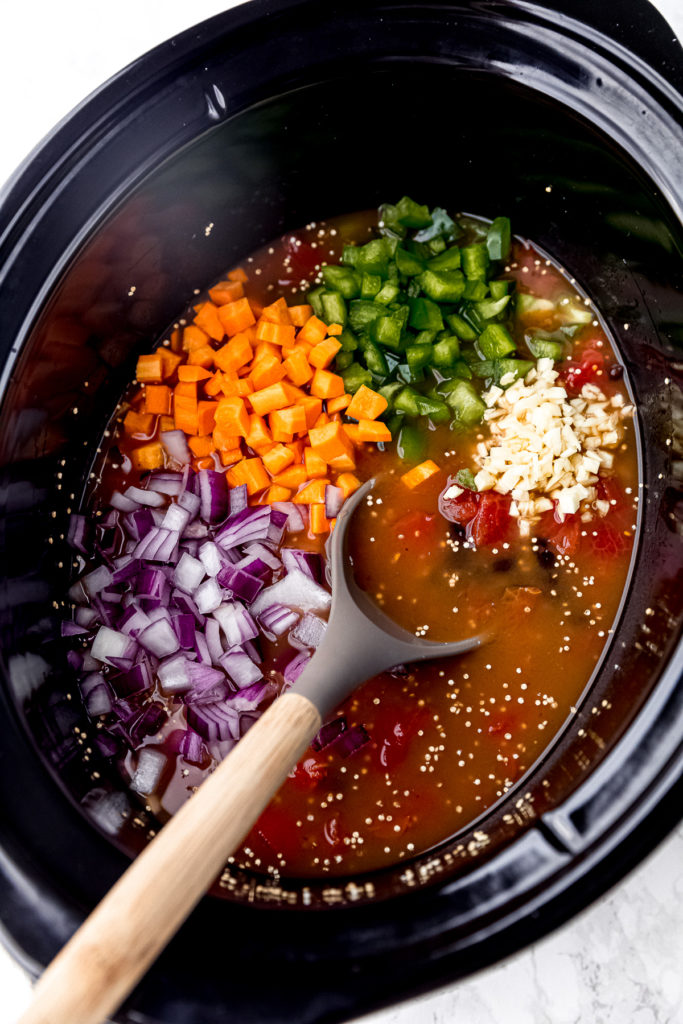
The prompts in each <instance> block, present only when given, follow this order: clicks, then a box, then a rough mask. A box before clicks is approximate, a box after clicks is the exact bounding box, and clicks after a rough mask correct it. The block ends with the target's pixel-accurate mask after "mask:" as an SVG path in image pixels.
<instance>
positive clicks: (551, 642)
mask: <svg viewBox="0 0 683 1024" xmlns="http://www.w3.org/2000/svg"><path fill="white" fill-rule="evenodd" d="M464 223H465V224H466V225H468V224H469V225H470V227H472V226H474V227H473V230H474V231H475V237H477V236H476V231H477V230H479V231H480V230H481V228H480V226H479V228H477V225H478V224H479V223H480V222H477V221H475V220H473V219H470V220H467V219H465V221H464ZM375 225H376V215H375V214H374V213H363V214H357V215H354V216H353V217H344V218H337V219H335V220H331V221H329V222H327V223H324V224H311V225H307V226H306V228H304V229H302V230H301V231H298V232H296V233H294V234H290V235H287V236H285V237H284V238H283V239H281V240H279V241H277V242H274V243H272V244H271V245H270V246H268V247H266V248H265V249H263V250H261V251H260V252H258V253H255V254H254V255H253V256H252V257H249V259H248V260H247V261H246V262H245V263H244V268H245V270H246V276H247V277H248V282H247V283H246V284H245V293H246V294H247V295H248V296H249V297H250V298H253V299H254V301H255V302H256V303H260V304H263V303H267V302H272V301H273V299H274V298H275V297H277V296H278V295H284V296H285V297H286V299H287V301H288V303H291V304H296V303H297V302H305V301H306V291H307V289H308V288H310V285H311V282H312V283H313V284H315V283H316V281H318V280H319V278H320V269H321V266H322V265H323V264H324V263H326V262H330V263H332V262H336V261H338V260H339V259H340V257H341V254H342V250H343V246H344V244H347V243H349V242H351V243H356V244H362V243H363V242H365V241H366V240H367V239H368V238H369V237H374V233H375ZM501 277H502V278H503V279H505V280H507V281H509V282H511V283H512V284H513V285H514V287H515V288H516V289H517V292H518V293H522V294H526V295H529V296H532V297H535V298H538V299H541V300H545V305H544V304H543V303H540V304H537V305H536V307H535V308H530V309H528V310H527V312H525V313H520V314H519V315H518V316H517V319H516V321H515V326H514V332H515V335H516V337H515V340H516V341H517V343H518V345H521V346H523V345H524V338H525V337H526V335H527V334H528V332H529V331H530V330H540V331H541V332H543V331H545V332H552V331H553V330H555V329H556V328H557V325H558V316H559V315H560V312H558V311H561V309H562V303H563V301H565V302H571V303H574V304H575V305H580V306H581V307H582V308H583V309H584V310H585V309H586V308H589V309H590V307H589V306H588V305H587V300H586V299H585V298H584V296H583V295H581V294H580V293H579V291H578V290H577V288H576V285H575V282H573V281H570V280H569V279H568V277H567V275H565V274H564V273H563V272H562V271H561V269H560V268H559V267H558V266H556V265H555V264H554V263H553V262H552V261H551V260H549V259H548V258H547V257H546V256H545V255H544V254H542V253H541V252H539V251H538V250H537V249H536V248H534V247H533V245H531V244H530V243H528V242H523V241H519V240H517V241H514V242H513V245H512V249H511V252H510V255H509V256H508V258H507V260H505V261H504V266H503V267H502V268H501ZM591 312H593V311H592V310H591ZM189 316H191V313H190V314H189ZM186 322H188V317H186V318H185V319H183V320H181V321H179V322H178V324H176V325H174V329H173V330H174V332H176V334H177V332H179V331H182V328H183V326H184V324H185V323H186ZM169 343H170V344H171V346H172V344H173V333H172V334H171V338H170V339H166V340H165V342H164V344H166V345H168V344H169ZM560 381H561V382H563V383H564V384H565V386H566V388H567V391H568V392H569V393H570V394H574V395H576V394H578V393H579V392H580V391H581V388H582V386H583V384H586V383H593V384H597V385H598V386H599V388H600V390H601V391H602V392H603V394H604V395H606V396H607V397H608V398H609V397H610V396H614V395H622V396H623V398H624V401H627V400H628V396H627V393H626V390H625V386H624V383H623V380H622V375H621V367H620V366H619V365H618V362H617V359H616V357H615V354H614V351H613V349H612V347H611V345H610V342H609V339H608V337H607V335H606V333H605V331H604V329H603V327H602V325H601V323H600V321H599V319H598V317H597V315H594V316H593V317H592V318H591V320H590V322H586V323H584V324H583V325H582V326H581V327H580V329H579V330H578V331H576V332H575V333H574V336H573V337H572V349H571V356H570V358H569V359H565V361H564V363H563V364H562V369H561V370H560ZM141 395H142V392H141V390H140V388H139V386H133V387H132V388H131V389H130V391H129V392H128V393H127V395H126V396H124V400H123V402H122V405H121V407H120V408H119V410H117V414H116V416H115V417H114V420H113V421H112V425H111V430H110V437H109V438H108V440H107V445H106V447H105V454H104V456H103V457H102V460H101V462H100V464H99V465H98V467H97V473H96V474H95V476H94V478H93V483H92V488H91V493H90V495H89V498H88V504H89V506H90V507H94V508H97V507H103V506H105V505H106V504H107V503H108V501H109V499H110V498H111V495H112V493H113V492H114V491H115V490H116V489H117V488H119V487H121V486H122V485H124V484H125V485H126V486H130V485H131V484H137V483H139V482H141V481H142V482H144V480H145V477H146V473H145V471H144V469H139V468H136V465H135V449H136V446H139V444H140V438H139V436H138V437H137V438H131V437H130V436H128V435H126V434H125V432H124V431H123V430H122V422H123V419H124V416H125V413H126V411H127V410H130V409H131V408H132V409H139V408H142V405H141V402H142V398H141ZM155 429H157V430H158V427H157V428H155ZM419 434H420V436H419V446H420V452H419V460H420V462H421V464H426V463H428V462H429V461H430V460H431V462H433V463H434V464H435V465H436V466H438V472H434V473H433V475H431V476H429V477H428V478H426V479H424V480H423V481H421V482H420V483H419V486H414V487H408V486H407V485H406V482H405V479H404V477H405V474H406V472H407V471H409V470H410V468H411V466H413V465H414V464H415V462H416V459H417V458H418V456H416V455H415V453H414V452H410V453H409V452H407V451H406V450H405V447H402V446H401V443H400V434H399V437H398V441H399V443H398V444H396V443H394V442H392V443H387V444H383V443H380V444H378V445H370V444H361V445H360V446H359V450H358V456H357V465H356V469H355V474H356V476H357V477H358V479H359V480H366V479H369V478H370V477H374V478H375V480H376V485H375V487H374V489H373V491H372V492H371V494H370V495H369V496H368V497H367V498H366V499H365V500H364V502H363V503H362V505H361V507H360V508H359V509H358V511H357V512H356V515H355V518H354V521H353V523H352V525H351V529H350V542H349V543H350V557H351V560H352V564H353V569H354V573H355V577H356V580H357V582H358V583H359V585H360V586H361V587H362V588H363V589H364V590H366V591H367V592H368V593H369V594H370V595H371V597H372V598H373V600H374V601H376V603H377V604H378V605H379V606H380V607H381V608H382V609H383V610H384V611H385V612H386V613H387V614H388V615H389V616H390V617H391V618H392V619H393V620H394V621H396V622H397V623H399V624H400V625H401V626H403V627H404V628H406V629H408V630H409V631H411V632H413V633H415V635H417V636H422V637H426V638H429V639H432V640H443V641H446V640H455V639H460V638H464V637H468V636H471V635H473V634H480V633H483V634H485V635H486V637H487V642H486V643H485V644H484V645H483V646H482V647H481V648H480V649H478V650H476V651H473V652H472V653H469V654H467V655H465V656H462V657H459V658H452V659H443V660H440V661H436V662H432V663H429V664H425V665H422V666H414V665H412V666H398V667H397V668H396V669H395V670H393V671H392V672H388V673H384V674H382V675H380V676H378V677H377V678H375V679H372V680H370V681H368V682H366V683H365V684H364V685H362V686H360V687H359V688H358V690H357V691H356V692H355V693H354V694H353V696H352V697H351V698H349V699H348V700H347V701H346V702H345V704H344V705H343V706H342V707H340V708H339V709H338V711H337V713H336V714H335V716H334V719H333V723H332V726H333V727H334V723H335V722H337V723H339V724H340V727H341V726H342V723H343V727H344V731H345V734H346V735H347V736H348V735H349V734H354V732H355V735H357V736H360V737H361V741H360V742H358V744H357V745H355V744H350V745H346V746H345V745H343V744H341V745H340V744H339V743H338V742H331V743H328V744H325V743H322V744H321V743H320V742H318V743H316V744H314V746H313V747H311V748H309V750H307V751H306V753H305V754H304V756H303V757H302V759H301V760H300V762H299V764H298V765H297V766H296V768H295V769H294V770H293V771H292V772H291V774H290V776H289V779H288V780H287V782H286V783H285V785H284V786H283V787H282V788H281V790H280V791H279V792H278V794H277V795H276V796H275V798H274V799H273V801H272V803H271V804H270V806H269V807H268V808H267V810H266V811H265V812H264V814H263V815H262V816H261V818H260V819H259V822H258V823H257V825H256V826H255V827H254V829H253V830H252V831H251V833H250V835H249V836H248V837H247V839H246V840H245V841H244V843H243V845H242V847H241V849H240V850H239V851H238V852H237V853H236V854H235V856H234V857H233V858H231V863H234V864H235V865H238V866H240V867H244V868H248V869H253V870H255V871H257V872H260V873H269V874H271V875H276V876H277V875H280V874H281V875H284V876H292V877H307V876H309V877H311V876H312V877H314V876H319V875H341V874H345V875H347V874H354V873H357V872H359V871H367V870H372V869H376V868H381V867H383V866H386V865H392V864H396V863H398V862H400V861H405V860H407V859H410V858H411V857H413V856H415V855H417V854H419V853H422V852H424V851H425V850H428V849H430V848H431V847H433V846H435V845H437V844H439V843H441V842H443V841H444V840H446V839H448V838H449V837H451V836H453V835H454V834H455V833H457V832H458V831H459V830H461V829H463V828H465V827H466V826H468V825H470V824H471V823H472V821H473V820H475V819H476V818H477V817H478V816H480V815H482V814H483V813H484V812H485V811H487V810H489V809H490V808H491V807H492V806H493V805H494V804H495V803H496V802H497V801H499V800H500V799H501V798H502V797H503V796H504V795H505V794H506V793H508V791H509V790H510V789H511V788H512V787H513V786H515V784H516V783H518V782H519V780H520V779H521V778H522V777H523V776H524V775H525V773H526V772H528V770H529V769H530V768H531V767H532V765H533V764H534V762H536V761H537V759H538V758H539V757H540V756H541V755H542V753H543V751H544V750H545V749H546V748H547V747H548V745H549V744H550V743H551V742H552V740H553V738H554V737H555V736H556V735H557V733H558V732H559V731H560V730H561V728H562V727H563V725H564V724H565V723H566V722H567V721H568V720H569V719H570V718H571V716H572V715H573V714H574V713H575V712H576V709H577V706H578V704H579V702H580V701H581V698H582V694H583V693H584V691H585V689H586V686H587V684H588V682H589V680H590V678H591V676H592V673H593V671H594V669H595V667H596V665H597V664H598V662H599V660H600V656H601V654H602V652H603V650H604V649H605V645H606V643H607V642H608V639H609V636H610V633H611V630H612V625H613V623H614V620H615V616H616V614H617V609H618V606H619V603H620V601H621V597H622V593H623V588H624V584H625V581H626V577H627V573H628V568H629V563H630V556H631V551H632V545H633V538H634V534H635V528H636V525H635V524H636V512H637V488H638V483H637V461H636V450H635V441H634V432H633V427H632V426H631V425H630V424H629V423H628V422H625V423H624V425H623V432H622V435H621V439H620V444H619V447H618V451H617V453H616V456H615V459H614V464H613V468H612V469H611V470H610V472H609V473H608V474H607V475H605V476H604V479H603V478H601V480H600V483H599V485H598V493H599V498H600V499H601V500H603V501H605V502H607V503H609V507H610V508H609V514H608V515H605V516H604V517H594V518H592V519H591V520H587V519H584V520H582V519H581V517H580V516H578V515H569V516H565V517H564V518H562V517H559V518H558V517H557V516H556V515H555V514H554V513H553V512H552V511H546V512H545V513H544V514H542V515H540V516H539V517H537V519H536V521H535V522H534V523H533V525H532V527H531V529H530V531H529V532H528V534H527V535H524V534H523V533H522V532H520V530H519V529H518V524H517V522H516V521H515V519H514V518H512V517H511V516H510V515H509V514H508V513H509V499H506V500H507V501H508V504H506V505H505V508H504V510H503V512H501V511H500V509H499V508H498V507H497V506H496V503H495V501H492V500H491V501H488V502H487V503H486V504H485V505H482V504H476V502H477V501H479V502H481V500H482V499H481V495H479V496H478V497H477V494H476V493H475V492H474V491H473V490H471V489H470V490H468V489H464V490H462V489H461V488H459V487H457V486H456V488H455V489H456V491H458V490H459V491H460V493H459V494H458V495H456V497H455V499H454V501H455V502H456V503H458V509H457V510H456V512H455V518H454V519H449V518H445V517H444V515H442V511H441V510H443V507H444V504H443V503H444V501H447V500H448V499H444V497H443V495H444V493H445V492H446V490H447V487H448V485H449V482H452V481H454V480H456V479H458V477H457V474H458V473H459V472H461V471H463V470H467V471H470V470H472V469H473V468H474V460H476V455H477V450H478V447H477V446H479V445H481V444H482V443H483V442H485V440H486V436H487V434H486V427H485V422H482V423H480V424H478V425H476V426H473V427H469V428H467V429H465V428H462V427H460V428H459V427H458V425H457V424H455V423H434V422H432V421H429V422H428V421H427V420H426V419H423V420H422V421H421V424H420V430H419ZM151 436H152V437H153V436H155V435H151ZM145 440H146V441H149V438H145ZM395 440H396V431H394V441H395ZM489 493H491V492H489ZM250 500H251V499H250ZM468 500H469V501H471V502H473V505H472V510H471V512H472V514H471V515H470V516H469V519H467V516H466V515H465V514H464V513H463V503H464V502H467V501H468ZM440 509H441V510H440ZM326 537H327V534H325V533H319V534H312V533H311V532H310V531H308V532H301V533H298V534H296V536H295V537H294V538H291V537H289V536H288V537H287V540H286V544H287V545H289V546H292V545H296V546H298V547H299V548H301V549H304V550H308V551H311V552H317V553H319V554H320V555H322V556H324V552H325V540H326ZM259 645H260V654H261V657H262V664H261V668H262V671H263V674H264V677H265V679H266V680H267V681H269V682H271V683H272V684H273V688H272V694H271V697H270V698H269V699H273V698H274V697H275V696H276V695H277V694H278V693H279V692H281V691H282V690H283V689H284V688H285V687H286V683H285V680H284V675H283V670H284V667H285V665H286V664H287V663H288V662H289V661H291V659H292V656H293V655H295V654H296V649H293V648H292V646H291V644H290V643H289V641H288V637H287V635H286V634H285V635H283V636H281V637H279V638H277V639H274V640H273V639H268V638H267V637H264V636H262V637H260V638H259ZM153 699H154V700H155V701H156V702H157V703H158V704H159V705H160V706H163V708H164V713H165V720H164V723H163V725H162V727H161V728H160V729H159V731H158V732H156V733H154V734H152V735H150V736H146V737H144V738H142V739H141V740H140V742H139V744H138V745H137V749H127V750H123V751H119V752H118V753H117V754H116V755H115V756H114V758H113V760H114V763H115V764H116V765H118V770H120V771H121V773H122V774H123V776H124V778H128V779H130V778H131V777H132V776H133V774H134V771H135V764H136V758H137V756H138V752H139V750H140V749H142V748H143V747H154V748H155V749H158V750H160V751H163V752H165V754H166V755H167V756H168V759H169V760H168V764H167V767H166V768H165V771H164V775H163V780H162V784H160V785H159V786H158V787H157V789H156V791H155V792H154V793H151V794H147V795H145V796H144V797H140V800H141V803H142V805H144V806H145V807H146V809H147V811H148V812H151V813H153V814H155V815H156V816H157V817H158V819H159V820H161V821H163V820H165V819H166V818H167V817H168V816H169V815H171V814H173V813H174V811H176V810H177V809H178V807H179V806H180V805H181V804H182V803H183V802H184V801H185V800H186V799H187V798H188V797H189V796H190V795H191V794H192V792H193V791H194V790H195V789H196V787H197V786H198V785H199V784H200V782H201V781H202V779H203V778H204V776H205V775H206V773H207V772H210V771H211V770H213V768H214V767H215V765H216V764H217V760H218V758H219V757H220V751H219V750H217V749H216V748H215V747H214V748H210V747H209V749H207V751H205V755H204V757H203V760H201V761H195V762H194V763H192V762H190V761H188V760H186V759H185V758H184V757H183V756H181V755H180V754H178V753H177V751H175V750H174V748H173V737H174V736H177V734H178V730H180V729H183V728H185V725H186V721H185V718H186V707H185V705H184V704H183V703H182V701H180V700H177V699H174V698H173V697H169V696H167V695H166V696H165V695H164V694H163V693H162V692H161V691H160V690H159V688H158V686H156V687H155V689H154V691H153ZM267 703H268V701H266V704H267ZM101 724H102V722H101V721H100V723H99V725H100V726H101ZM328 725H329V723H328Z"/></svg>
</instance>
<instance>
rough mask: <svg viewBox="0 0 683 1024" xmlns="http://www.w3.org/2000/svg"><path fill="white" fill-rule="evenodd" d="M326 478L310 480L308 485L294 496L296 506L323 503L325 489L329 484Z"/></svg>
mask: <svg viewBox="0 0 683 1024" xmlns="http://www.w3.org/2000/svg"><path fill="white" fill-rule="evenodd" d="M329 482H330V481H329V479H328V478H327V477H320V479H318V480H311V482H310V483H309V484H306V486H305V487H304V488H303V489H302V490H300V491H299V493H298V494H295V496H294V502H295V504H296V505H317V504H319V503H320V502H324V501H325V488H326V487H327V485H328V484H329Z"/></svg>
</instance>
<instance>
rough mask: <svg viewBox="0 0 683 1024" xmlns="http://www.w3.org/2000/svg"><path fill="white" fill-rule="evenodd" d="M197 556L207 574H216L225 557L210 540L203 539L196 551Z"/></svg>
mask: <svg viewBox="0 0 683 1024" xmlns="http://www.w3.org/2000/svg"><path fill="white" fill-rule="evenodd" d="M197 556H198V558H199V561H200V562H201V563H202V565H203V566H204V571H205V573H206V575H207V576H218V573H219V572H220V571H221V569H222V568H223V566H224V565H225V557H224V556H223V555H222V554H221V552H220V551H219V549H218V548H217V546H216V545H215V544H214V542H213V541H212V540H207V541H204V543H203V544H202V545H201V547H200V548H199V551H198V552H197Z"/></svg>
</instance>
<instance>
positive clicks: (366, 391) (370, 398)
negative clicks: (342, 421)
mask: <svg viewBox="0 0 683 1024" xmlns="http://www.w3.org/2000/svg"><path fill="white" fill-rule="evenodd" d="M388 404H389V403H388V402H387V400H386V398H384V396H383V395H380V394H378V393H377V392H376V391H373V390H372V388H368V387H366V386H365V384H361V386H360V387H359V388H358V391H356V393H355V395H354V396H353V398H352V399H351V404H350V405H349V407H348V409H347V410H346V414H347V416H351V417H352V419H354V420H376V419H377V417H378V416H381V415H382V413H383V412H384V411H385V409H386V408H387V405H388Z"/></svg>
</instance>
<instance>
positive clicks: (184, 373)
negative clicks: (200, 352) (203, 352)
mask: <svg viewBox="0 0 683 1024" xmlns="http://www.w3.org/2000/svg"><path fill="white" fill-rule="evenodd" d="M212 351H213V350H212ZM211 376H213V375H212V373H211V371H210V370H207V369H206V367H204V366H194V365H191V364H189V363H188V364H186V365H185V366H179V367H178V380H184V381H194V382H195V383H198V382H199V381H200V380H208V379H209V377H211Z"/></svg>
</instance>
